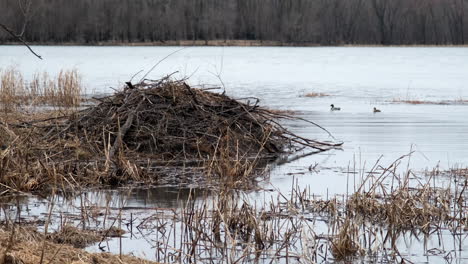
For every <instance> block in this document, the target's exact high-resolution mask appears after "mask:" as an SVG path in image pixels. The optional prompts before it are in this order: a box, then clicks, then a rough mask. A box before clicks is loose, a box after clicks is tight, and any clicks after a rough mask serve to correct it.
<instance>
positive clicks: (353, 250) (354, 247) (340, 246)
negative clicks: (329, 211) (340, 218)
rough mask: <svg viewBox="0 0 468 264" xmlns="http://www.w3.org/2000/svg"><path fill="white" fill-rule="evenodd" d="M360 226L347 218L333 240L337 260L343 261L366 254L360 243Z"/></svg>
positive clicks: (333, 249)
mask: <svg viewBox="0 0 468 264" xmlns="http://www.w3.org/2000/svg"><path fill="white" fill-rule="evenodd" d="M358 238H359V228H358V227H357V225H356V222H354V221H353V220H350V219H349V218H347V219H346V220H345V222H344V223H343V225H342V226H341V227H340V230H339V231H338V234H337V235H336V236H335V237H334V238H333V240H332V241H331V251H332V254H333V256H334V257H335V259H336V260H338V261H342V260H346V259H349V258H353V257H357V256H359V255H363V254H364V250H363V249H362V248H361V246H360V243H359V240H358Z"/></svg>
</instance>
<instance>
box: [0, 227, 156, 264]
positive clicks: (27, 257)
mask: <svg viewBox="0 0 468 264" xmlns="http://www.w3.org/2000/svg"><path fill="white" fill-rule="evenodd" d="M17 229H18V230H16V231H15V232H14V231H5V230H2V229H0V244H1V245H3V247H1V248H0V263H1V264H12V263H24V264H38V263H54V264H62V263H89V264H91V263H101V264H114V263H129V264H150V263H155V262H152V261H148V260H143V259H139V258H136V257H132V256H126V255H122V256H119V255H113V254H109V253H89V252H86V251H85V250H83V249H77V248H75V247H72V246H70V245H66V244H57V243H54V242H50V241H47V242H45V243H43V241H42V240H41V239H38V238H37V237H34V236H29V237H26V234H25V233H30V232H31V231H28V230H24V229H22V228H19V227H17ZM42 252H44V255H43V256H41V255H42Z"/></svg>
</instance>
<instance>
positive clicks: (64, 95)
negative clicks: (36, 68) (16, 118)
mask: <svg viewBox="0 0 468 264" xmlns="http://www.w3.org/2000/svg"><path fill="white" fill-rule="evenodd" d="M84 92H85V89H84V87H83V84H82V81H81V76H80V74H79V73H78V71H77V70H76V69H73V70H61V71H60V73H59V74H58V76H57V77H55V78H54V77H50V76H49V74H48V73H46V72H44V73H42V74H39V73H36V74H34V76H33V77H32V80H31V81H29V82H26V81H25V78H24V77H23V75H22V74H21V72H19V71H18V70H17V69H16V68H14V67H10V68H7V69H4V70H2V71H0V106H1V109H2V110H3V112H13V111H15V110H17V109H18V108H19V107H26V106H43V105H48V106H57V107H77V106H79V105H80V104H81V103H82V100H83V99H82V95H83V93H84Z"/></svg>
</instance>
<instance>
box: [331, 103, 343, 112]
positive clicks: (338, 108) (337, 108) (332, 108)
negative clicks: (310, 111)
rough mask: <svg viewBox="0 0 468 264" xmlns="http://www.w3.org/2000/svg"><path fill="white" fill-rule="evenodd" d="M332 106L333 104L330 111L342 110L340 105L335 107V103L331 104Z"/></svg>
mask: <svg viewBox="0 0 468 264" xmlns="http://www.w3.org/2000/svg"><path fill="white" fill-rule="evenodd" d="M330 106H331V109H330V111H340V110H341V108H340V107H335V106H334V105H333V104H331V105H330Z"/></svg>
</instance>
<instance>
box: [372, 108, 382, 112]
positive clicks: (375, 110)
mask: <svg viewBox="0 0 468 264" xmlns="http://www.w3.org/2000/svg"><path fill="white" fill-rule="evenodd" d="M380 112H382V111H380V110H379V109H377V108H375V107H374V113H380Z"/></svg>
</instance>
